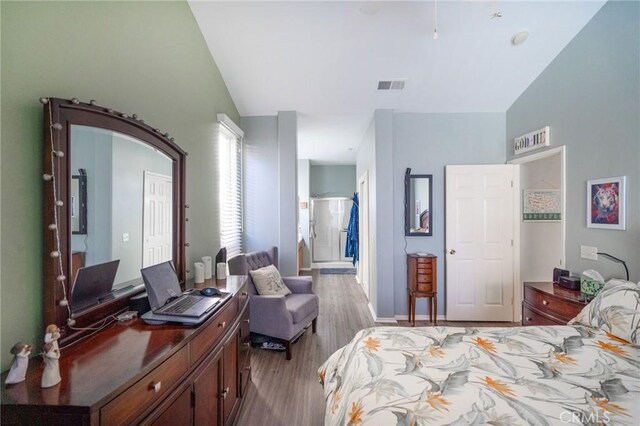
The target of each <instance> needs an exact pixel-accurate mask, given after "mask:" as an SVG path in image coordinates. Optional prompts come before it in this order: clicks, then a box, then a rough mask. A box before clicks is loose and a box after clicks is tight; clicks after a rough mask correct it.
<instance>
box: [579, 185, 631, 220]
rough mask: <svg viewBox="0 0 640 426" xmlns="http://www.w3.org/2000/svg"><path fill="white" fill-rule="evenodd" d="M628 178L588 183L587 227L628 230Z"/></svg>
mask: <svg viewBox="0 0 640 426" xmlns="http://www.w3.org/2000/svg"><path fill="white" fill-rule="evenodd" d="M626 180H627V177H626V176H619V177H611V178H604V179H592V180H588V181H587V227H588V228H600V229H616V230H625V229H626Z"/></svg>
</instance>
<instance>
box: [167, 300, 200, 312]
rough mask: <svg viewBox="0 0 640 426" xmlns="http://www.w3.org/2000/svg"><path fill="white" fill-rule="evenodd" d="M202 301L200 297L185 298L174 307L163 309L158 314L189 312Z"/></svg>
mask: <svg viewBox="0 0 640 426" xmlns="http://www.w3.org/2000/svg"><path fill="white" fill-rule="evenodd" d="M200 300H202V299H200V298H199V297H184V298H183V299H182V300H181V301H179V302H178V303H176V304H175V305H173V306H169V307H167V308H161V309H160V310H159V311H158V312H161V313H163V314H182V313H185V312H186V311H188V310H189V309H190V308H191V307H193V305H195V304H196V303H198V302H199V301H200Z"/></svg>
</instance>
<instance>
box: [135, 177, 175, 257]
mask: <svg viewBox="0 0 640 426" xmlns="http://www.w3.org/2000/svg"><path fill="white" fill-rule="evenodd" d="M172 196H173V182H172V178H171V176H164V175H160V174H157V173H151V172H147V171H145V172H144V209H143V210H144V211H143V224H142V225H143V229H144V231H143V244H142V267H143V268H146V267H147V266H151V265H157V264H158V263H162V262H166V261H167V260H171V259H172V258H173V256H172V252H171V245H172V223H171V218H172V216H173V215H172V212H171V208H172V205H173V202H172Z"/></svg>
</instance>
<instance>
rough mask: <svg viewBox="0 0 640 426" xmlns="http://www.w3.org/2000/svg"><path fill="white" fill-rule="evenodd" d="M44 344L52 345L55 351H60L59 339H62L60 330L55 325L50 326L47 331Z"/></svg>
mask: <svg viewBox="0 0 640 426" xmlns="http://www.w3.org/2000/svg"><path fill="white" fill-rule="evenodd" d="M45 332H46V333H47V334H45V335H44V343H45V344H46V343H52V344H53V347H54V349H56V350H57V351H60V348H59V347H58V339H59V338H60V329H59V328H58V326H57V325H55V324H49V325H48V326H47V328H46V330H45Z"/></svg>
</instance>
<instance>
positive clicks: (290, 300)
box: [284, 294, 318, 324]
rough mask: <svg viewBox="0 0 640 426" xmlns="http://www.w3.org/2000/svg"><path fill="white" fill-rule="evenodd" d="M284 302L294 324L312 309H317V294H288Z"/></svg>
mask: <svg viewBox="0 0 640 426" xmlns="http://www.w3.org/2000/svg"><path fill="white" fill-rule="evenodd" d="M284 303H285V305H286V306H287V310H288V311H289V312H290V313H291V316H292V317H293V323H294V324H296V323H298V322H300V321H302V320H303V319H305V318H306V317H307V316H308V315H309V314H310V313H311V312H313V310H314V309H318V296H317V295H315V294H290V295H289V296H287V297H285V299H284Z"/></svg>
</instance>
